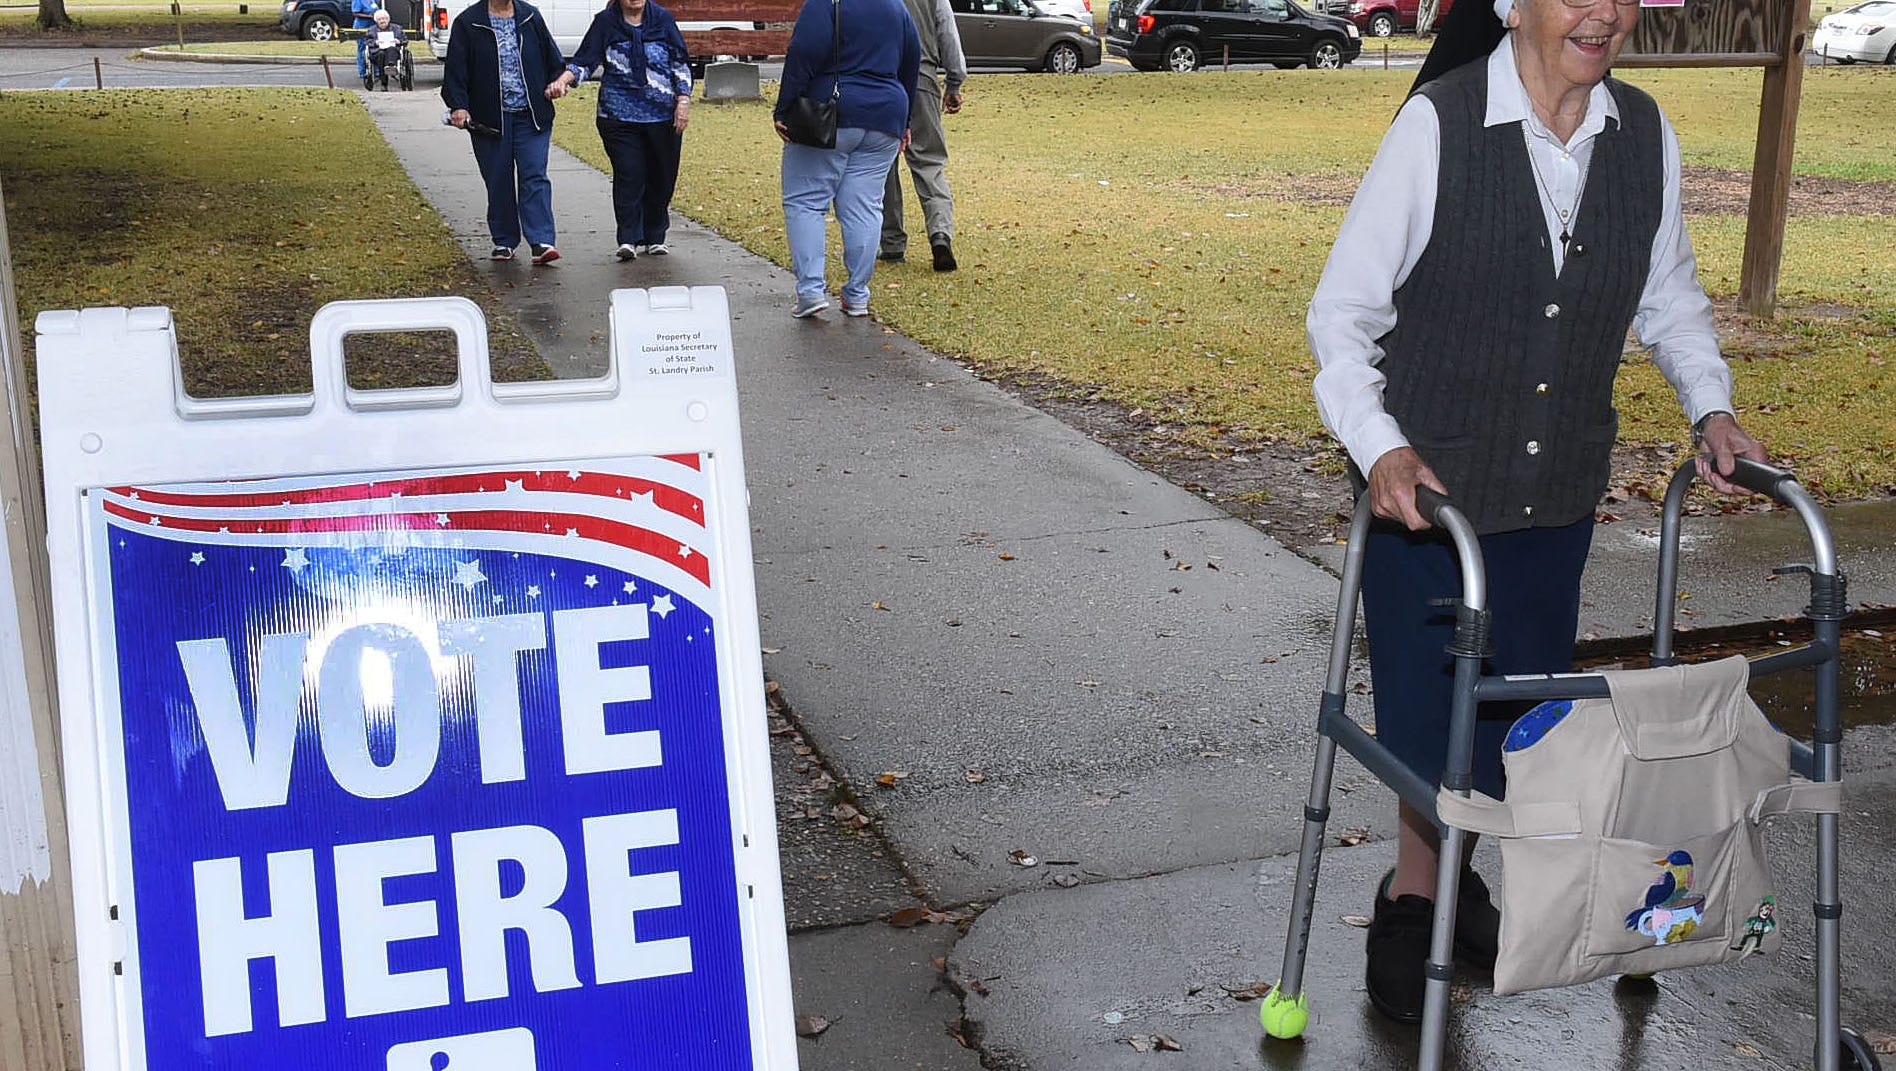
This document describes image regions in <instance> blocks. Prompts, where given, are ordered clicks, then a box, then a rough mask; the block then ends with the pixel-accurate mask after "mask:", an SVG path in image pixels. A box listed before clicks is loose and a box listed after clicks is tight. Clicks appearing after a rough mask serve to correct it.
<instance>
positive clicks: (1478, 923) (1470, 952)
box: [1455, 866, 1501, 971]
mask: <svg viewBox="0 0 1896 1071" xmlns="http://www.w3.org/2000/svg"><path fill="white" fill-rule="evenodd" d="M1500 951H1501V909H1500V908H1498V907H1495V906H1494V900H1493V899H1492V898H1491V897H1489V895H1488V883H1487V882H1485V881H1482V880H1481V875H1480V874H1477V873H1475V868H1474V867H1468V866H1465V867H1462V875H1461V893H1460V894H1459V896H1458V899H1457V900H1456V902H1455V958H1456V959H1457V960H1459V961H1460V962H1462V963H1466V964H1467V965H1469V966H1470V967H1479V968H1481V969H1482V970H1484V971H1491V970H1494V960H1495V956H1496V955H1497V954H1499V953H1500Z"/></svg>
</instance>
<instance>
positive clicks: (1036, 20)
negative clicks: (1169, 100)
mask: <svg viewBox="0 0 1896 1071" xmlns="http://www.w3.org/2000/svg"><path fill="white" fill-rule="evenodd" d="M949 2H950V4H951V6H953V8H954V11H955V28H956V29H958V30H960V31H961V51H962V52H964V53H966V54H967V57H968V66H970V67H1025V68H1026V69H1028V70H1030V71H1052V72H1053V73H1055V74H1073V73H1075V72H1077V71H1082V70H1085V69H1086V68H1088V67H1097V66H1099V59H1100V46H1099V38H1098V37H1097V36H1095V35H1094V34H1093V24H1092V22H1091V21H1087V22H1076V21H1074V20H1073V19H1072V18H1071V17H1068V16H1063V15H1055V14H1052V13H1050V12H1049V11H1047V10H1046V9H1044V8H1042V7H1040V6H1039V3H1038V0H949Z"/></svg>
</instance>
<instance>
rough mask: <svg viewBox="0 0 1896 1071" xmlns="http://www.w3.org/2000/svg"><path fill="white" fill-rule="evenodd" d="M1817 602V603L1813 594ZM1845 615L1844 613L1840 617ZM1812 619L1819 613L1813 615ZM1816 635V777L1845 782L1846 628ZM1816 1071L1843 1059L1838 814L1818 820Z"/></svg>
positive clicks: (1836, 625) (1826, 624)
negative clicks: (1840, 655)
mask: <svg viewBox="0 0 1896 1071" xmlns="http://www.w3.org/2000/svg"><path fill="white" fill-rule="evenodd" d="M1812 601H1813V602H1816V601H1817V600H1816V598H1815V595H1814V593H1813V598H1812ZM1837 616H1838V617H1841V616H1842V615H1841V614H1839V615H1837ZM1813 618H1816V615H1814V614H1813ZM1812 626H1813V631H1814V632H1815V634H1816V638H1817V640H1818V641H1819V642H1822V643H1825V644H1828V645H1829V647H1830V651H1831V657H1830V658H1829V660H1827V661H1825V662H1823V663H1821V664H1819V665H1818V666H1816V667H1815V672H1814V674H1813V675H1814V677H1815V680H1814V681H1813V684H1814V685H1815V688H1814V691H1815V693H1816V695H1815V698H1816V715H1817V717H1816V722H1817V724H1816V732H1815V733H1814V734H1813V736H1814V738H1813V741H1812V742H1813V743H1814V744H1815V745H1816V759H1817V770H1816V772H1817V775H1818V778H1819V780H1823V781H1837V780H1841V779H1842V778H1843V756H1842V751H1843V746H1842V744H1843V727H1842V725H1841V724H1840V719H1839V718H1838V716H1837V653H1836V652H1837V650H1838V645H1839V644H1840V643H1841V642H1842V638H1843V637H1842V632H1843V627H1842V624H1841V623H1840V621H1838V620H1824V619H1821V618H1816V619H1814V620H1813V622H1812ZM1813 910H1814V911H1815V913H1816V915H1817V1071H1838V1068H1839V1066H1840V1064H1841V1061H1842V1052H1841V1047H1842V1041H1841V1039H1842V1037H1843V1015H1842V1009H1841V1008H1840V1007H1839V1004H1840V1000H1839V996H1840V994H1839V990H1840V989H1841V986H1842V977H1843V956H1842V941H1843V933H1842V931H1843V921H1842V920H1843V903H1842V896H1841V891H1840V890H1839V888H1838V881H1837V816H1836V815H1834V814H1820V815H1818V816H1817V898H1816V903H1815V904H1814V905H1813Z"/></svg>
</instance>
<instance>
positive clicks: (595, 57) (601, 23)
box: [573, 0, 689, 86]
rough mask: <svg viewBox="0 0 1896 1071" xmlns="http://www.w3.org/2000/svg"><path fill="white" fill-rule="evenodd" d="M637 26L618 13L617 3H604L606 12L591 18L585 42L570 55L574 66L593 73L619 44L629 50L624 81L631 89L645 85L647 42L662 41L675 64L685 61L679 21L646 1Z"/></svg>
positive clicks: (609, 1) (615, 1) (616, 1)
mask: <svg viewBox="0 0 1896 1071" xmlns="http://www.w3.org/2000/svg"><path fill="white" fill-rule="evenodd" d="M640 22H641V23H642V24H643V25H639V26H634V25H632V24H631V23H629V22H627V21H625V16H624V15H622V14H620V13H619V0H606V6H605V9H604V10H602V11H600V12H599V13H598V14H597V15H594V16H593V20H592V25H591V26H588V27H587V28H586V38H585V40H583V41H581V42H580V43H579V51H577V52H575V53H573V66H575V67H578V68H580V69H582V70H585V71H588V72H590V71H593V70H596V69H598V68H599V67H600V66H602V65H603V64H604V63H605V62H606V52H607V50H609V49H610V48H611V47H612V46H613V45H616V44H619V43H620V42H626V43H628V44H630V45H631V46H632V47H631V48H630V49H627V50H624V51H625V58H626V71H625V80H626V81H627V82H628V83H629V84H631V85H634V86H642V85H644V84H645V43H646V42H647V41H663V42H664V43H665V50H666V51H667V52H669V53H671V58H672V62H674V63H684V62H687V61H688V58H689V57H688V54H687V53H686V52H685V35H684V34H682V33H679V32H678V20H677V19H676V18H674V17H673V16H672V13H671V12H670V11H667V10H666V9H664V8H662V7H660V6H658V5H657V4H655V3H653V2H652V0H646V2H645V14H644V15H643V16H642V17H641V18H640Z"/></svg>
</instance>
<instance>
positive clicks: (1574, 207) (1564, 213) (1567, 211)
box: [1521, 126, 1593, 250]
mask: <svg viewBox="0 0 1896 1071" xmlns="http://www.w3.org/2000/svg"><path fill="white" fill-rule="evenodd" d="M1521 137H1522V139H1523V140H1524V141H1525V142H1526V144H1525V145H1524V146H1523V148H1524V149H1525V151H1526V152H1527V166H1528V167H1530V168H1532V169H1533V171H1534V185H1535V187H1536V188H1537V189H1539V190H1540V192H1541V196H1542V197H1545V198H1546V199H1547V203H1548V204H1550V205H1553V206H1554V215H1555V216H1557V217H1559V219H1560V248H1561V249H1563V250H1564V249H1566V248H1567V243H1568V242H1570V241H1572V240H1573V224H1574V217H1575V216H1577V215H1579V214H1580V199H1581V198H1582V197H1585V196H1586V195H1587V173H1588V172H1590V171H1592V170H1593V157H1592V156H1591V155H1589V156H1588V157H1587V163H1586V166H1585V167H1583V168H1581V169H1580V184H1579V187H1578V188H1577V189H1575V190H1574V192H1573V203H1572V204H1570V205H1568V206H1567V207H1565V208H1562V207H1560V204H1559V202H1557V201H1555V200H1554V190H1553V187H1552V186H1550V185H1549V184H1548V182H1547V180H1546V179H1545V178H1544V177H1542V175H1541V169H1540V164H1539V163H1537V162H1535V160H1534V143H1533V135H1532V134H1529V133H1528V132H1527V129H1526V127H1525V126H1523V127H1522V129H1521Z"/></svg>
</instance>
